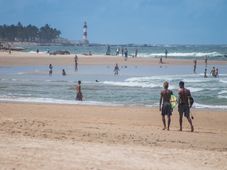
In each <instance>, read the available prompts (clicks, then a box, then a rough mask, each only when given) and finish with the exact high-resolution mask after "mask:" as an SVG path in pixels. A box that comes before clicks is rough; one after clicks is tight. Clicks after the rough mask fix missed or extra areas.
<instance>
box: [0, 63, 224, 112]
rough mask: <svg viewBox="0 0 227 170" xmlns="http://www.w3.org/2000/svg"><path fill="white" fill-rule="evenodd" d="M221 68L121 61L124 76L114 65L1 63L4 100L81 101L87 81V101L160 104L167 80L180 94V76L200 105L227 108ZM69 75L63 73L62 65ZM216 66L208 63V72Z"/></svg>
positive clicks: (1, 96)
mask: <svg viewBox="0 0 227 170" xmlns="http://www.w3.org/2000/svg"><path fill="white" fill-rule="evenodd" d="M216 67H218V68H219V72H220V76H219V78H213V77H211V76H209V77H208V78H203V71H204V66H202V65H199V66H198V67H197V73H196V74H193V73H192V69H193V68H192V66H165V65H163V66H162V67H160V66H125V65H122V66H120V72H119V76H114V75H113V66H112V65H98V66H90V65H82V66H79V70H78V71H75V70H74V67H72V66H67V65H66V66H54V69H53V75H52V76H49V75H48V66H36V67H34V66H23V67H1V68H0V100H1V101H22V102H44V103H68V104H76V103H80V104H81V102H77V101H75V90H74V88H75V85H76V83H77V81H78V80H81V81H82V92H83V95H84V97H85V98H84V100H85V101H83V102H82V104H98V105H130V106H132V105H138V106H157V105H158V102H159V97H160V91H161V89H162V83H163V82H164V81H166V80H167V81H169V82H170V89H172V90H173V92H174V94H175V95H177V90H178V83H179V81H181V80H183V81H185V85H186V87H187V88H188V89H190V90H191V93H192V95H193V97H194V99H195V105H194V107H197V108H219V109H227V67H226V66H225V65H216ZM63 68H64V69H65V70H66V73H67V75H66V76H62V75H61V70H62V69H63ZM211 68H212V66H210V65H208V72H209V70H211ZM222 73H224V74H222Z"/></svg>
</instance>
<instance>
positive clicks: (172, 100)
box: [170, 95, 177, 109]
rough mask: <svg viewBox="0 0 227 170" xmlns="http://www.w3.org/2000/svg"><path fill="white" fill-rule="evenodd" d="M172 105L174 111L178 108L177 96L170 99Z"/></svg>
mask: <svg viewBox="0 0 227 170" xmlns="http://www.w3.org/2000/svg"><path fill="white" fill-rule="evenodd" d="M170 103H171V107H172V109H174V108H175V107H176V105H177V98H176V96H174V95H171V97H170Z"/></svg>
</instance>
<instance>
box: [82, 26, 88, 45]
mask: <svg viewBox="0 0 227 170" xmlns="http://www.w3.org/2000/svg"><path fill="white" fill-rule="evenodd" d="M83 44H89V41H88V38H87V22H84V26H83Z"/></svg>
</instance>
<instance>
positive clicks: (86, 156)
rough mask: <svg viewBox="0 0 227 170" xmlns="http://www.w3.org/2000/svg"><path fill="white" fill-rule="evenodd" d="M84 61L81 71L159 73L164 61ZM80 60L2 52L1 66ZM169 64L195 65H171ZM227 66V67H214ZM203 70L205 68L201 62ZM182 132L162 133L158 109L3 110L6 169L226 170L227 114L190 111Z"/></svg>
mask: <svg viewBox="0 0 227 170" xmlns="http://www.w3.org/2000/svg"><path fill="white" fill-rule="evenodd" d="M78 56H79V64H82V65H89V64H92V65H105V64H108V65H114V64H115V63H119V64H125V63H127V64H128V65H152V64H154V65H156V64H159V59H158V58H156V59H149V58H129V60H128V61H127V62H125V61H124V60H123V58H122V57H116V56H110V57H105V56H97V55H94V56H84V55H78ZM73 59H74V55H65V56H58V55H57V56H49V55H47V54H33V53H24V52H13V53H12V54H8V53H7V52H0V66H1V67H8V66H33V65H47V66H48V65H49V64H50V63H52V64H54V65H73V64H74V60H73ZM164 62H165V64H170V65H184V64H185V65H193V62H192V60H186V59H184V60H180V59H167V60H164ZM208 63H209V64H227V61H214V60H212V61H208ZM198 64H204V60H199V61H198ZM192 113H193V116H194V118H195V119H194V120H193V124H194V126H195V132H193V133H191V132H190V128H189V125H188V122H187V121H186V119H184V120H183V121H184V122H183V132H180V131H178V130H179V124H178V112H177V109H175V110H174V113H173V116H172V124H171V128H170V131H163V130H162V122H161V116H160V112H159V110H158V108H155V107H152V108H150V107H142V106H141V107H139V106H124V107H123V106H122V107H120V106H118V107H114V106H89V105H80V104H77V105H73V104H71V105H70V104H69V105H67V104H65V105H63V104H42V103H40V104H35V103H16V102H11V103H10V102H9V103H7V102H0V148H1V149H0V169H47V170H49V169H81V170H83V169H97V170H98V169H100V170H106V169H109V170H116V169H119V170H126V169H127V170H138V169H141V170H142V169H143V170H145V169H147V170H148V169H155V170H156V169H161V170H165V169H172V170H178V169H179V170H181V169H182V168H183V169H187V170H191V169H198V170H201V169H204V170H205V169H206V170H207V169H208V170H209V169H215V170H216V169H220V170H222V169H226V167H227V112H226V110H220V109H219V110H215V109H195V108H193V109H192Z"/></svg>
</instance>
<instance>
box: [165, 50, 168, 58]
mask: <svg viewBox="0 0 227 170" xmlns="http://www.w3.org/2000/svg"><path fill="white" fill-rule="evenodd" d="M167 55H168V50H167V49H165V57H166V58H167Z"/></svg>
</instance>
